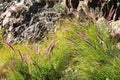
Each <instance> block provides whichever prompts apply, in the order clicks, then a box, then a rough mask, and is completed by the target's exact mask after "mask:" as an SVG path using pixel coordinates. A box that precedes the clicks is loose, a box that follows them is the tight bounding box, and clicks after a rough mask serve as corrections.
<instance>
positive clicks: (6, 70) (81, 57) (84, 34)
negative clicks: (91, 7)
mask: <svg viewBox="0 0 120 80" xmlns="http://www.w3.org/2000/svg"><path fill="white" fill-rule="evenodd" d="M101 28H103V29H101V30H99V29H98V28H97V26H96V24H95V23H93V22H91V23H90V24H82V23H79V22H77V21H72V20H71V21H70V20H68V19H66V20H63V21H61V24H60V25H59V27H58V30H57V31H56V32H53V33H50V34H49V35H48V36H47V37H46V38H44V39H43V40H42V41H40V42H39V43H35V44H28V43H22V44H17V45H12V44H8V43H6V42H1V45H2V47H1V48H0V56H1V59H0V65H1V67H0V79H6V80H120V75H119V74H120V54H119V53H120V50H119V49H118V48H117V47H116V42H114V41H113V40H112V39H111V38H110V37H109V34H107V33H105V26H103V27H101ZM3 74H4V75H3Z"/></svg>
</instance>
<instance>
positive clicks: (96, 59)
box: [64, 23, 120, 80]
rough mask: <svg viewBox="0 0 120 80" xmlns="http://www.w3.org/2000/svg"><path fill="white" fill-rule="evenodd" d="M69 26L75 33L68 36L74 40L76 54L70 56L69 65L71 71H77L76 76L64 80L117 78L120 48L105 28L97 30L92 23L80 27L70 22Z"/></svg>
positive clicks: (118, 77)
mask: <svg viewBox="0 0 120 80" xmlns="http://www.w3.org/2000/svg"><path fill="white" fill-rule="evenodd" d="M70 25H71V24H70ZM71 26H72V28H73V29H74V34H75V35H74V36H71V37H70V38H71V39H72V41H71V42H75V46H74V50H75V51H76V52H77V53H78V54H77V55H76V56H74V57H73V58H72V60H71V62H70V64H69V65H70V66H69V67H71V68H72V69H73V73H74V71H77V72H78V74H77V75H78V76H77V77H76V78H75V79H64V80H106V79H109V80H119V79H120V76H119V74H120V68H119V67H120V63H119V62H120V50H119V49H118V48H117V47H116V45H115V43H116V42H113V41H112V40H111V39H110V38H109V34H107V33H105V29H102V31H100V30H98V28H97V27H96V24H94V23H91V24H89V25H87V26H82V27H81V26H80V25H78V24H75V23H72V25H71ZM104 27H105V26H104ZM104 27H101V28H104ZM66 75H68V74H66ZM70 77H71V75H70ZM67 78H69V77H67Z"/></svg>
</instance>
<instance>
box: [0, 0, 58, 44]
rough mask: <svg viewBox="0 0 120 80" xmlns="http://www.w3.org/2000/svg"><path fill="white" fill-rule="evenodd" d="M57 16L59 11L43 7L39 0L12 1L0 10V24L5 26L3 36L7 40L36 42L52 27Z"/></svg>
mask: <svg viewBox="0 0 120 80" xmlns="http://www.w3.org/2000/svg"><path fill="white" fill-rule="evenodd" d="M31 2H32V4H31ZM42 2H43V1H42ZM9 4H10V3H8V4H7V5H9ZM0 6H1V5H0ZM2 6H3V5H2ZM58 18H59V12H56V11H54V10H53V8H45V5H44V4H41V1H39V0H35V1H31V0H27V2H25V1H24V0H21V1H20V2H18V1H13V3H11V5H10V6H8V7H6V8H5V11H2V13H1V16H0V26H2V27H3V28H5V32H4V33H5V34H4V38H5V39H6V40H7V41H8V42H14V43H19V42H21V41H30V42H37V41H39V40H41V39H42V38H43V37H44V36H46V33H48V32H49V31H51V29H53V28H54V27H53V26H54V25H55V23H56V21H57V20H58Z"/></svg>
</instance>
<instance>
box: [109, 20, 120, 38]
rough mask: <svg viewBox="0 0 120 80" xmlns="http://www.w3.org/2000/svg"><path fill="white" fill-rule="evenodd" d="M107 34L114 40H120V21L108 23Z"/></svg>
mask: <svg viewBox="0 0 120 80" xmlns="http://www.w3.org/2000/svg"><path fill="white" fill-rule="evenodd" d="M107 32H109V33H110V34H111V36H112V37H114V38H120V20H117V21H110V22H108V25H107Z"/></svg>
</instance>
